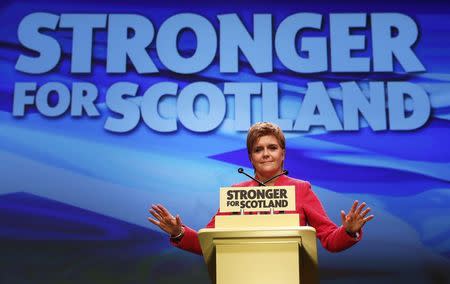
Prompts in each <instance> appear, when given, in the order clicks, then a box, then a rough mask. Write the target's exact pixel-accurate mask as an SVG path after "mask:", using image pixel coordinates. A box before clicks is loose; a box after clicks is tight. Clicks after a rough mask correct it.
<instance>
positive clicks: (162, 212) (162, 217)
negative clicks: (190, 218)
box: [148, 204, 183, 236]
mask: <svg viewBox="0 0 450 284" xmlns="http://www.w3.org/2000/svg"><path fill="white" fill-rule="evenodd" d="M148 211H149V212H150V213H151V214H152V215H153V217H155V218H156V219H153V218H151V217H148V220H149V221H150V222H152V223H153V224H155V225H156V226H158V227H160V228H161V230H163V231H164V232H166V233H168V234H169V235H171V236H177V235H179V234H180V233H181V232H182V230H183V228H182V222H181V219H180V216H178V215H177V216H175V217H174V216H173V215H172V214H170V212H169V211H168V210H167V209H166V208H165V207H164V206H162V205H161V204H157V205H152V208H151V209H149V210H148Z"/></svg>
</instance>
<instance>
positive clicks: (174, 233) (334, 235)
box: [148, 122, 374, 254]
mask: <svg viewBox="0 0 450 284" xmlns="http://www.w3.org/2000/svg"><path fill="white" fill-rule="evenodd" d="M285 144H286V143H285V138H284V134H283V132H282V131H281V129H280V128H279V127H278V126H276V125H274V124H272V123H268V122H260V123H256V124H255V125H253V126H252V127H251V128H250V129H249V132H248V135H247V151H248V157H249V159H250V161H251V163H252V165H253V168H254V169H255V178H256V179H257V180H260V181H265V180H269V179H270V178H271V177H273V176H275V175H277V174H280V173H282V171H283V164H284V158H285V155H286V149H285ZM257 185H258V184H257V182H255V181H253V180H250V181H246V182H242V183H239V184H236V185H234V186H240V187H247V186H257ZM267 185H274V186H278V185H294V186H295V190H296V210H295V212H286V213H298V214H300V226H305V225H310V226H313V227H314V228H315V229H316V233H317V238H319V240H320V241H321V243H322V245H323V247H324V248H325V249H327V250H329V251H331V252H338V251H342V250H344V249H347V248H349V247H351V246H352V245H354V244H355V243H357V242H358V241H359V240H360V239H361V236H362V231H361V229H362V227H363V226H364V225H365V223H367V222H368V221H370V220H372V219H373V218H374V216H373V215H370V216H367V214H368V213H369V212H370V208H367V209H365V210H364V207H365V206H366V204H365V203H364V202H363V203H361V205H359V206H358V201H357V200H355V201H354V203H353V205H352V207H351V208H350V210H349V212H348V213H347V214H346V213H345V212H344V211H343V210H342V211H341V219H342V225H341V226H340V227H338V226H336V225H335V224H334V223H333V222H332V221H331V220H330V219H329V218H328V216H327V214H326V213H325V210H324V209H323V207H322V204H321V203H320V201H319V199H318V198H317V196H316V195H315V194H314V192H313V191H312V190H311V185H310V184H309V182H306V181H302V180H298V179H293V178H290V177H288V176H285V175H281V176H279V177H278V178H276V179H273V180H271V181H270V182H269V183H267ZM149 211H150V213H151V214H152V215H153V217H154V218H155V219H154V218H151V217H149V218H148V220H149V221H150V222H152V223H153V224H155V225H156V226H158V227H160V228H161V229H162V230H163V231H165V232H166V233H168V234H169V235H170V240H171V243H172V244H173V245H174V246H176V247H179V248H181V249H184V250H187V251H191V252H193V253H197V254H201V253H202V252H201V248H200V243H199V240H198V236H197V232H196V231H195V230H193V229H191V228H189V227H187V226H185V225H184V224H183V223H182V221H181V219H180V217H179V216H178V215H177V216H176V217H173V215H172V214H171V213H170V212H169V211H168V210H167V209H166V208H164V206H162V205H161V204H158V205H152V208H151V209H150V210H149ZM216 215H221V213H220V212H218V213H217V214H216ZM366 216H367V217H366ZM214 225H215V216H214V217H213V218H212V219H211V221H210V222H209V223H208V225H207V226H206V228H214Z"/></svg>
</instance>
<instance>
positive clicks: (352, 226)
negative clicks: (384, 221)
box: [341, 200, 374, 234]
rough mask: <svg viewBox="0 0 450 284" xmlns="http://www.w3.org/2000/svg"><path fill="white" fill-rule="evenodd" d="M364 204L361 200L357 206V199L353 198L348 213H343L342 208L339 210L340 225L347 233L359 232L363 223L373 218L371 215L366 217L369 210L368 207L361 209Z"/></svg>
mask: <svg viewBox="0 0 450 284" xmlns="http://www.w3.org/2000/svg"><path fill="white" fill-rule="evenodd" d="M365 206H366V203H365V202H363V203H361V205H360V206H359V207H358V200H355V202H353V205H352V208H350V211H349V212H348V214H345V212H344V210H341V218H342V225H343V226H344V228H345V230H346V231H347V232H348V233H349V234H355V233H357V232H359V230H361V228H362V227H363V226H364V224H366V223H367V222H368V221H370V220H372V219H373V218H374V216H373V215H370V216H367V217H366V215H367V214H368V213H369V212H370V208H367V209H366V210H364V211H363V209H364V207H365Z"/></svg>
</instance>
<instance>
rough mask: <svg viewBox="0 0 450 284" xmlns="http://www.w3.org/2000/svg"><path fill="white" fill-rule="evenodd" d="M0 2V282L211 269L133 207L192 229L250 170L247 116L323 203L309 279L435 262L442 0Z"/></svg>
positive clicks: (445, 124) (447, 153) (442, 149)
mask: <svg viewBox="0 0 450 284" xmlns="http://www.w3.org/2000/svg"><path fill="white" fill-rule="evenodd" d="M312 2H314V3H303V1H302V2H300V1H278V2H276V3H275V2H274V3H270V2H267V3H266V2H264V1H253V2H247V3H241V2H239V1H227V2H226V3H212V2H211V1H199V2H196V3H176V1H161V2H160V3H140V2H139V1H126V2H122V3H119V2H116V1H108V0H105V1H97V2H96V3H93V2H92V1H77V2H73V3H70V2H68V1H64V2H57V3H56V2H50V1H49V2H40V3H37V2H33V1H3V2H2V4H0V13H1V14H0V16H1V17H0V22H1V25H0V29H1V34H2V39H1V46H0V50H1V53H0V54H1V58H0V64H1V68H0V75H1V76H0V88H1V89H0V130H1V131H0V137H1V139H0V181H1V185H0V214H1V220H2V221H1V227H0V243H1V248H2V253H1V254H2V257H1V258H0V259H1V262H0V264H1V273H0V282H1V283H104V282H108V283H180V282H181V281H183V282H185V283H209V282H208V281H209V279H208V275H207V272H206V268H205V267H204V264H203V259H202V258H201V257H198V256H195V255H191V254H189V253H186V252H183V251H180V250H177V249H175V248H172V247H171V246H170V244H169V242H168V238H167V236H166V235H165V234H163V233H162V232H160V231H159V230H158V229H157V228H156V227H154V226H153V225H152V224H150V223H149V222H148V220H147V216H148V212H147V209H148V208H149V206H151V204H156V203H161V204H164V205H165V206H166V207H167V208H168V209H169V210H170V211H171V212H173V213H174V214H179V215H180V216H181V218H182V221H183V222H184V223H185V224H187V225H189V226H190V227H192V228H195V229H200V228H202V227H204V226H205V225H206V224H207V222H208V221H209V219H210V218H211V217H212V216H213V215H214V214H215V212H216V211H217V208H218V203H219V202H218V197H219V194H218V193H219V187H220V186H229V185H231V184H234V183H237V182H240V181H243V180H245V177H243V176H241V175H239V174H238V173H237V168H239V167H243V168H244V169H246V171H247V172H252V166H251V163H250V162H249V160H248V155H247V150H246V147H245V139H246V131H247V130H248V128H249V127H250V125H252V124H253V123H255V122H258V121H271V122H274V123H276V124H278V125H279V126H280V127H281V128H282V129H283V131H284V132H285V134H286V138H287V141H286V144H287V145H286V147H287V148H286V161H285V168H286V169H288V170H289V175H290V176H292V177H295V178H298V179H303V180H308V181H310V182H311V184H312V186H313V190H314V192H315V193H316V194H317V196H318V197H319V198H320V200H321V202H322V204H323V205H324V207H325V209H326V211H327V213H328V215H329V217H330V218H331V219H332V220H333V221H334V222H335V223H337V224H340V216H339V212H340V210H345V211H347V210H348V209H349V208H350V206H351V204H352V202H353V200H355V199H357V200H364V201H365V202H366V203H368V204H369V206H370V207H371V208H372V212H373V214H374V215H375V219H374V220H373V221H371V222H370V223H368V224H367V226H365V228H364V236H363V240H362V241H361V242H360V243H358V244H357V245H356V246H354V247H352V248H351V249H349V250H347V251H345V252H342V253H339V254H331V253H329V252H326V251H324V250H323V248H321V247H320V248H319V265H320V276H321V280H322V281H321V282H322V283H349V282H351V281H364V282H365V283H379V282H382V281H383V282H386V283H403V282H411V283H448V282H449V281H450V275H449V271H450V222H449V220H450V206H449V204H450V194H449V192H450V191H449V189H450V183H449V181H450V150H449V147H448V144H449V143H450V132H449V127H450V122H449V120H450V94H449V91H448V87H449V86H450V64H449V63H450V37H449V34H450V26H449V25H447V24H446V23H447V21H448V19H449V17H450V6H449V5H448V4H441V3H439V2H437V1H427V3H422V2H420V3H416V4H415V3H411V2H408V3H407V4H406V3H402V1H378V2H377V4H367V3H360V2H354V1H344V2H340V3H334V2H333V1H327V2H322V3H317V1H312Z"/></svg>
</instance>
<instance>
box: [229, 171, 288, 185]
mask: <svg viewBox="0 0 450 284" xmlns="http://www.w3.org/2000/svg"><path fill="white" fill-rule="evenodd" d="M238 173H240V174H243V175H246V176H247V177H249V178H251V179H252V180H254V181H256V182H257V183H258V185H259V186H266V183H268V182H269V181H271V180H274V179H276V178H277V177H279V176H282V175H287V174H288V171H287V170H283V171H282V172H281V173H280V174H277V175H274V176H273V177H271V178H269V179H268V180H266V181H264V182H262V181H260V180H258V179H256V178H254V177H252V176H251V175H249V174H247V173H246V172H244V169H243V168H239V169H238Z"/></svg>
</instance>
